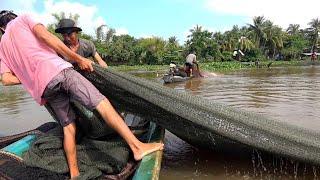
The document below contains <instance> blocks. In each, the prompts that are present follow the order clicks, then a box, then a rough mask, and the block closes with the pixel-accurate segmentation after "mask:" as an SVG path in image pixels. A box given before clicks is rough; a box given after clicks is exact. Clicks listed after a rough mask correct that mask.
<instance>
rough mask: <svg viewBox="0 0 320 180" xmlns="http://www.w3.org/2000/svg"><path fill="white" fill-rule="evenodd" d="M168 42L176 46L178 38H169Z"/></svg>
mask: <svg viewBox="0 0 320 180" xmlns="http://www.w3.org/2000/svg"><path fill="white" fill-rule="evenodd" d="M168 42H169V43H170V44H175V45H177V44H178V38H177V37H176V36H172V37H169V39H168Z"/></svg>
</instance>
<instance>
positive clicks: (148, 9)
mask: <svg viewBox="0 0 320 180" xmlns="http://www.w3.org/2000/svg"><path fill="white" fill-rule="evenodd" d="M310 5H312V6H310ZM0 7H1V8H3V9H12V10H14V11H15V12H17V13H18V14H22V13H31V14H33V15H35V16H38V17H39V18H40V19H41V20H42V21H43V23H45V24H49V23H52V22H53V21H54V19H53V18H52V16H51V13H53V12H61V11H63V12H66V13H73V14H75V13H78V14H79V15H80V20H79V26H81V27H82V28H83V30H84V32H86V33H88V34H94V29H95V28H96V27H98V26H99V25H101V24H106V25H107V26H108V27H112V28H115V29H116V31H117V33H118V34H129V35H132V36H134V37H137V38H140V37H151V36H158V37H162V38H164V39H167V38H169V37H171V36H176V37H178V39H179V41H180V43H184V41H185V40H186V36H187V35H188V32H189V30H190V29H191V28H193V27H194V26H195V25H197V24H198V25H200V26H203V27H204V29H207V30H209V31H211V32H216V31H225V30H229V29H231V28H232V26H233V25H239V26H243V25H246V24H247V23H251V21H252V18H253V17H254V16H260V15H264V16H265V17H267V18H268V19H270V20H272V21H273V22H274V23H275V24H277V25H279V26H281V27H283V28H286V27H287V26H288V25H289V24H290V23H296V24H300V25H301V26H302V27H306V26H307V23H308V22H309V21H311V19H312V18H317V17H319V13H318V12H319V11H318V9H317V7H320V1H318V0H304V1H303V2H301V1H300V2H299V1H297V2H296V1H289V0H268V1H266V0H155V1H151V0H135V1H134V0H131V1H129V0H126V1H124V0H100V1H99V0H90V1H86V0H78V1H75V0H44V1H43V0H28V1H26V0H1V1H0Z"/></svg>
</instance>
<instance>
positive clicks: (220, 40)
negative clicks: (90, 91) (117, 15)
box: [48, 13, 320, 65]
mask: <svg viewBox="0 0 320 180" xmlns="http://www.w3.org/2000/svg"><path fill="white" fill-rule="evenodd" d="M53 16H54V17H55V18H56V20H57V22H58V21H59V20H60V19H61V18H65V17H66V15H65V14H64V13H60V14H53ZM69 18H73V19H75V20H76V21H77V20H78V18H79V16H78V15H69ZM309 26H310V27H308V28H306V29H301V28H300V26H299V25H297V24H290V25H289V27H288V28H287V29H286V30H283V29H282V28H281V27H279V26H277V25H274V24H273V23H272V22H271V21H270V20H267V19H265V17H263V16H258V17H254V18H253V23H252V24H247V25H246V26H243V27H241V28H239V27H238V26H234V27H233V28H232V29H231V30H229V31H225V32H215V33H213V32H210V31H208V30H204V29H203V28H202V27H201V26H199V25H197V26H196V27H194V28H193V29H190V35H189V36H188V38H187V40H186V42H185V43H184V44H183V45H180V44H179V43H178V40H177V38H176V37H170V38H169V39H168V40H165V39H162V38H159V37H150V38H140V39H137V38H135V37H132V36H130V35H116V31H115V30H114V29H112V28H108V27H107V26H106V25H102V26H100V27H98V28H97V29H96V34H95V36H94V37H93V36H90V35H87V34H84V33H82V34H81V37H82V38H85V39H89V40H91V41H93V42H94V43H95V45H96V47H97V50H98V52H99V53H100V54H101V56H102V57H103V58H104V59H105V60H106V61H107V62H108V63H109V64H127V65H139V64H140V65H142V64H148V65H151V64H168V63H170V62H171V61H175V62H178V63H181V64H182V63H183V61H184V59H185V56H186V55H187V54H188V53H190V52H192V51H195V52H196V53H197V57H198V59H200V60H203V61H206V62H222V61H231V60H233V59H236V60H239V61H257V60H267V59H276V60H291V59H301V58H302V53H304V52H305V53H306V52H307V53H310V52H313V51H315V52H316V51H317V49H318V47H319V31H320V20H319V19H312V20H311V21H310V22H309ZM54 28H55V25H54V24H52V25H49V26H48V29H49V30H50V31H52V32H53V31H54ZM239 50H240V51H241V52H243V54H244V55H243V56H238V57H237V58H234V57H233V52H234V51H237V52H238V51H239Z"/></svg>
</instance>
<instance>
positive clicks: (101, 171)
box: [0, 102, 149, 179]
mask: <svg viewBox="0 0 320 180" xmlns="http://www.w3.org/2000/svg"><path fill="white" fill-rule="evenodd" d="M46 108H47V110H48V111H49V112H50V113H51V115H52V116H53V117H54V118H56V116H55V114H54V113H53V111H52V109H51V107H50V106H46ZM72 108H73V109H74V110H75V112H76V114H77V117H79V119H77V121H76V125H77V133H76V139H77V148H76V149H77V156H78V165H79V170H80V175H81V176H80V178H79V179H95V178H99V179H126V178H127V177H129V176H130V175H131V174H132V173H133V172H134V170H135V169H136V167H137V166H136V165H137V163H136V162H134V161H133V158H132V156H130V154H129V152H130V150H129V147H128V146H127V144H126V143H125V142H124V141H123V139H122V138H120V137H119V135H118V134H117V133H115V131H113V130H112V129H111V128H110V127H108V126H107V125H106V124H105V123H104V121H103V120H102V118H101V117H100V115H99V113H97V112H96V111H93V112H91V111H89V110H88V109H86V108H85V107H83V106H82V105H81V104H79V103H77V102H74V103H73V104H72ZM122 114H123V115H124V119H125V120H126V121H129V120H130V122H128V125H130V128H131V129H133V130H143V132H142V133H136V134H137V135H140V136H139V138H140V139H141V140H143V139H146V137H145V135H146V134H143V133H144V132H146V128H148V127H149V124H148V123H147V122H148V121H146V120H145V119H144V118H141V117H137V116H135V115H134V114H130V113H125V114H124V113H122ZM31 134H33V135H37V138H36V140H35V142H33V144H32V145H31V147H30V148H29V150H28V151H27V152H26V153H24V154H23V157H22V158H20V157H18V156H15V155H13V154H10V153H7V152H4V151H0V152H1V153H2V154H1V156H0V162H2V163H1V164H0V169H1V170H0V173H1V174H0V177H1V178H8V177H10V178H14V179H20V178H21V179H66V178H68V173H69V169H68V164H67V161H66V158H65V154H64V150H63V130H62V127H61V126H58V125H57V123H47V124H45V125H43V126H41V127H39V128H37V129H35V130H32V131H28V132H24V133H21V134H18V135H12V136H6V137H2V138H0V145H1V146H2V147H4V146H6V145H8V144H11V143H13V142H15V141H17V140H19V139H21V138H22V137H24V136H27V135H31ZM141 135H143V136H141ZM62 177H63V178H62Z"/></svg>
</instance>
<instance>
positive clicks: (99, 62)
mask: <svg viewBox="0 0 320 180" xmlns="http://www.w3.org/2000/svg"><path fill="white" fill-rule="evenodd" d="M94 58H95V59H96V60H97V61H98V64H99V65H100V66H101V67H104V68H107V67H108V65H107V63H106V62H105V61H104V60H103V59H102V58H101V57H100V55H99V54H98V53H97V52H96V53H95V54H94Z"/></svg>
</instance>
